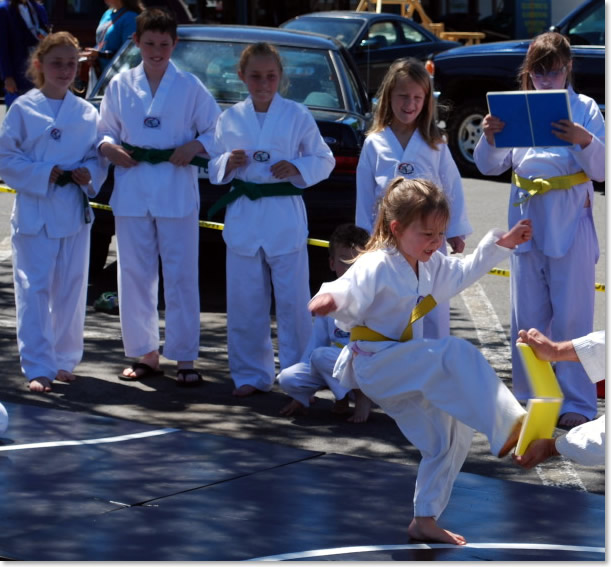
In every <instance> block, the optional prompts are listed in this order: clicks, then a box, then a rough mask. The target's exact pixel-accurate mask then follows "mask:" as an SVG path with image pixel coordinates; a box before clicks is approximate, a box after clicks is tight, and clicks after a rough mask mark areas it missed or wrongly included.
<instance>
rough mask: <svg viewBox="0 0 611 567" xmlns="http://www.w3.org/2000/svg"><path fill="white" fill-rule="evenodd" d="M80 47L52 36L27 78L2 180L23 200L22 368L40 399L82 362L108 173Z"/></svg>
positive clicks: (5, 133) (6, 142)
mask: <svg viewBox="0 0 611 567" xmlns="http://www.w3.org/2000/svg"><path fill="white" fill-rule="evenodd" d="M78 54H79V45H78V42H77V40H76V38H74V37H73V36H72V35H71V34H69V33H67V32H58V33H54V34H51V35H48V36H47V37H45V38H44V39H43V40H42V41H41V42H40V44H39V45H38V47H37V48H36V50H35V51H34V52H33V54H32V56H31V59H30V64H29V69H28V74H29V75H30V78H31V79H32V82H33V83H34V85H35V88H33V89H32V90H30V91H28V92H27V93H26V94H24V95H22V96H20V97H19V98H18V99H17V100H16V101H15V102H14V103H13V104H12V105H11V107H10V109H9V111H8V113H7V115H6V117H5V119H4V122H3V123H2V128H1V130H0V176H2V178H3V179H4V180H5V181H6V182H7V183H8V184H9V185H10V186H11V187H13V188H14V189H15V190H16V192H17V196H16V198H15V204H14V207H13V212H12V215H11V244H12V252H13V275H14V285H15V303H16V307H17V342H18V346H19V356H20V360H21V369H22V372H23V373H24V375H25V376H26V378H27V380H28V382H29V388H30V390H32V391H35V392H48V391H50V390H51V384H52V382H53V380H55V379H57V380H60V381H62V382H71V381H72V380H74V378H75V376H74V374H73V370H74V368H75V366H76V365H77V364H78V363H79V362H80V360H81V357H82V355H83V329H84V323H85V302H86V289H87V273H88V270H87V265H88V262H89V234H90V230H91V221H92V219H93V213H92V211H91V208H90V207H89V203H88V198H89V197H93V196H95V195H96V194H97V192H98V191H99V189H100V187H101V185H102V183H103V181H104V179H105V177H106V168H105V167H104V166H103V165H102V164H101V163H100V162H99V161H98V157H97V152H96V141H97V133H96V129H97V122H98V113H97V110H96V109H95V108H94V107H93V106H92V105H91V104H89V103H88V102H86V101H84V100H83V99H81V98H78V97H76V96H75V95H74V94H73V93H72V92H71V91H70V87H71V86H72V83H73V81H74V77H75V74H76V69H77V62H78Z"/></svg>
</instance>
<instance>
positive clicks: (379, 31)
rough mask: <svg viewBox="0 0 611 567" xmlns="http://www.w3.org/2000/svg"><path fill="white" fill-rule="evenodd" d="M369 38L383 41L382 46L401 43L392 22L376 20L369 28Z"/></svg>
mask: <svg viewBox="0 0 611 567" xmlns="http://www.w3.org/2000/svg"><path fill="white" fill-rule="evenodd" d="M367 39H377V40H379V41H381V47H386V46H393V45H397V44H399V43H401V41H400V39H399V36H398V34H397V28H395V26H394V24H393V23H392V22H375V23H374V24H372V25H371V27H370V28H369V32H368V33H367Z"/></svg>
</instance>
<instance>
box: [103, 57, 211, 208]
mask: <svg viewBox="0 0 611 567" xmlns="http://www.w3.org/2000/svg"><path fill="white" fill-rule="evenodd" d="M220 112H221V110H220V108H219V106H218V104H217V103H216V101H215V100H214V98H213V97H212V95H211V94H210V92H209V91H208V89H207V88H206V87H205V86H204V85H203V84H202V82H201V81H200V80H199V79H198V78H197V77H196V76H195V75H192V74H191V73H187V72H184V71H181V70H179V69H178V68H177V67H176V66H175V65H174V64H173V63H172V62H171V61H170V62H169V63H168V67H167V69H166V71H165V74H164V75H163V78H162V80H161V83H160V84H159V87H158V88H157V92H156V93H155V97H153V96H152V95H151V89H150V87H149V84H148V80H147V78H146V74H145V72H144V66H143V65H142V63H141V64H140V65H138V66H137V67H135V68H133V69H129V70H127V71H123V72H122V73H119V74H118V75H116V76H115V77H113V79H112V80H111V81H110V84H109V85H108V87H107V89H106V92H105V93H104V98H103V100H102V105H101V107H100V127H99V133H100V144H102V143H104V142H110V143H113V144H121V142H127V143H128V144H130V145H132V146H137V147H143V148H155V149H168V148H176V147H178V146H181V145H183V144H185V143H187V142H189V141H191V140H195V139H196V140H199V141H200V142H201V143H202V145H203V146H204V148H205V149H206V150H209V148H210V145H211V144H212V142H213V137H214V127H215V124H216V119H217V117H218V115H219V114H220ZM199 202H200V199H199V183H198V178H197V167H196V166H185V167H177V166H175V165H173V164H171V163H170V162H163V163H159V164H150V163H146V162H140V163H139V164H138V165H137V166H135V167H130V168H123V167H116V168H115V185H114V189H113V193H112V197H111V199H110V206H111V207H112V210H113V213H114V214H115V216H130V217H145V216H147V214H149V213H150V214H151V215H152V216H153V217H166V218H181V217H186V216H187V215H189V214H190V213H192V212H193V211H194V210H196V209H199Z"/></svg>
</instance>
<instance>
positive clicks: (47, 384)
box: [28, 376, 51, 392]
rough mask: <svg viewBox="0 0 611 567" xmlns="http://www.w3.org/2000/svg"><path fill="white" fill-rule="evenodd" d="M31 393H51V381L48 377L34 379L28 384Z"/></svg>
mask: <svg viewBox="0 0 611 567" xmlns="http://www.w3.org/2000/svg"><path fill="white" fill-rule="evenodd" d="M28 388H30V392H50V391H51V380H49V378H47V377H46V376H39V377H38V378H33V379H32V380H30V383H29V384H28Z"/></svg>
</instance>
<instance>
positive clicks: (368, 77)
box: [280, 11, 460, 96]
mask: <svg viewBox="0 0 611 567" xmlns="http://www.w3.org/2000/svg"><path fill="white" fill-rule="evenodd" d="M280 27H282V28H284V29H290V30H299V31H307V32H313V33H319V34H323V35H328V36H331V37H334V38H336V39H337V40H339V41H340V42H341V43H342V44H343V45H344V46H345V47H346V49H347V50H348V51H349V52H350V54H351V55H352V57H353V58H354V61H355V62H356V65H357V67H358V70H359V74H360V76H361V79H362V80H363V83H364V84H365V88H366V89H367V92H368V94H369V95H370V96H373V95H375V93H376V91H377V90H378V87H379V86H380V83H381V82H382V79H383V77H384V75H385V74H386V71H387V70H388V67H389V66H390V64H391V63H392V62H393V61H394V60H395V59H400V58H402V57H415V58H416V59H421V60H423V61H424V60H426V59H427V58H428V57H431V56H432V55H433V54H435V53H439V52H441V51H445V50H446V49H451V48H453V47H457V46H459V45H460V43H458V42H456V41H446V40H442V39H439V38H438V37H437V36H436V35H435V34H434V33H432V32H430V31H429V30H427V29H426V28H424V27H422V26H421V25H419V24H417V23H416V22H414V20H411V19H410V18H404V17H402V16H399V15H397V14H385V13H376V12H348V11H331V12H313V13H311V14H304V15H303V16H297V17H296V18H293V19H292V20H289V21H287V22H284V23H283V24H280Z"/></svg>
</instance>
